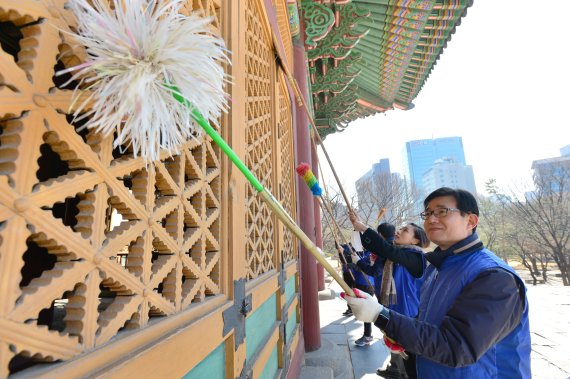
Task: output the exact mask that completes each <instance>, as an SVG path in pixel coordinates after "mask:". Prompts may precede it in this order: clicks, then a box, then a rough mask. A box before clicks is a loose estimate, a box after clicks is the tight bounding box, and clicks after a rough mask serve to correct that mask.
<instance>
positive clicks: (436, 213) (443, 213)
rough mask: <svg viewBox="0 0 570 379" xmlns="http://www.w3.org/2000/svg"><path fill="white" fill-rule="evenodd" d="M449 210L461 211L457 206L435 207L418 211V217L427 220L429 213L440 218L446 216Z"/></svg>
mask: <svg viewBox="0 0 570 379" xmlns="http://www.w3.org/2000/svg"><path fill="white" fill-rule="evenodd" d="M449 212H461V210H460V209H457V208H437V209H436V210H434V211H425V212H422V213H420V217H421V218H422V220H427V219H428V218H430V216H431V215H433V216H435V218H442V217H445V216H447V214H448V213H449Z"/></svg>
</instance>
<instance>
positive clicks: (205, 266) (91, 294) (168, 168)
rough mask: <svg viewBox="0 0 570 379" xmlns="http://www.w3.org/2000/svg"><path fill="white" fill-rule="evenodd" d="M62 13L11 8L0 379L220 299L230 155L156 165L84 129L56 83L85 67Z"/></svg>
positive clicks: (194, 155) (2, 125) (3, 81)
mask: <svg viewBox="0 0 570 379" xmlns="http://www.w3.org/2000/svg"><path fill="white" fill-rule="evenodd" d="M194 3H196V2H194ZM199 3H200V4H202V6H203V8H204V9H206V10H212V9H214V10H217V9H219V6H217V5H216V4H214V3H213V2H209V1H203V2H199ZM48 4H49V7H48ZM63 4H64V1H63V0H51V1H49V2H42V1H31V0H29V1H22V0H18V1H11V0H3V2H2V6H1V7H0V22H3V23H5V24H4V25H5V26H6V25H8V26H9V27H10V28H11V29H10V30H11V31H12V32H13V36H12V34H10V37H9V38H7V37H6V36H7V34H6V35H5V36H4V37H3V38H2V50H0V73H1V74H0V288H1V289H2V295H1V296H0V377H6V376H8V375H9V374H10V373H13V372H16V371H18V370H21V369H23V368H26V367H29V366H30V365H33V364H35V363H37V362H51V361H54V360H66V359H69V358H72V357H74V356H76V355H78V354H81V353H82V352H84V351H86V350H90V349H92V348H94V347H97V346H100V345H102V344H105V343H106V342H108V341H110V340H111V339H112V338H113V337H115V336H116V335H117V334H118V333H120V332H121V331H122V330H125V329H133V328H144V327H145V326H147V325H148V324H149V322H150V321H151V320H152V319H153V318H155V317H164V316H169V315H173V314H175V313H177V312H180V311H181V310H183V309H185V308H187V307H188V306H190V305H191V304H192V303H194V302H201V301H204V300H205V299H206V298H207V296H209V295H214V294H218V293H220V278H221V251H220V240H221V229H220V224H221V223H220V219H221V217H222V215H221V209H222V206H221V203H220V201H221V190H222V189H221V176H222V172H221V162H220V151H219V150H218V148H217V147H216V146H215V145H213V143H211V142H210V141H209V140H208V139H207V138H206V137H203V138H202V140H200V141H197V140H192V141H189V142H187V144H186V145H185V147H184V149H183V152H182V154H181V155H178V156H175V157H167V156H166V155H165V154H163V156H162V158H163V159H162V160H161V161H160V162H157V163H156V164H152V165H148V166H146V165H145V163H144V161H142V160H141V159H140V158H139V159H134V158H133V157H132V154H131V153H130V151H129V148H128V147H127V146H121V147H118V148H113V136H109V137H106V138H103V137H102V136H101V135H97V134H94V133H92V132H91V131H87V130H81V129H80V126H81V124H80V123H79V122H74V121H73V117H72V116H70V115H69V113H70V112H71V111H72V110H73V104H72V102H71V98H72V96H71V94H72V91H71V90H70V88H71V87H67V88H64V87H63V86H62V84H63V83H64V82H65V81H66V80H67V79H68V78H65V77H64V78H55V77H54V72H55V71H56V70H60V69H62V68H65V67H69V66H70V65H73V64H77V63H78V62H81V59H82V56H83V55H82V54H83V52H81V51H74V50H72V49H71V48H70V47H69V46H70V43H69V42H68V41H66V38H68V37H67V35H66V34H65V33H62V32H60V31H58V29H57V28H60V29H63V30H66V29H69V24H70V23H72V20H73V18H72V16H71V14H69V13H68V12H67V11H66V10H64V7H63ZM19 9H22V10H25V11H19ZM24 12H25V13H24ZM218 13H219V12H217V11H216V12H215V13H214V14H215V15H216V16H217V15H218ZM217 22H218V25H219V20H218V21H217ZM54 25H55V26H57V28H55V27H54ZM264 59H265V60H266V61H267V58H264ZM261 134H263V133H261ZM261 134H260V135H259V136H261ZM252 156H256V155H255V154H253V155H252ZM258 162H259V161H258ZM259 168H260V169H264V167H259ZM254 214H257V213H254ZM266 233H269V236H271V233H272V232H271V227H270V228H269V229H268V231H267V232H264V234H263V236H266ZM268 240H269V241H270V240H271V238H269V239H268Z"/></svg>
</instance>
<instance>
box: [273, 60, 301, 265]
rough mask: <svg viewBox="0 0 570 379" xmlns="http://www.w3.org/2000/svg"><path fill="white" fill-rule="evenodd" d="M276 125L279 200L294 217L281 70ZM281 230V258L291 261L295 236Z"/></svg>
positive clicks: (288, 121) (292, 166)
mask: <svg viewBox="0 0 570 379" xmlns="http://www.w3.org/2000/svg"><path fill="white" fill-rule="evenodd" d="M277 127H278V146H279V150H280V151H279V152H280V159H279V160H280V162H279V164H280V168H281V170H280V173H281V179H280V180H279V200H280V201H281V204H282V205H283V208H285V210H286V211H287V212H288V213H289V214H290V215H291V216H292V217H295V214H296V213H297V212H296V209H295V207H296V204H297V202H296V199H295V193H296V191H295V177H294V175H295V160H294V157H295V153H294V150H293V124H292V120H291V101H290V99H289V94H288V92H287V87H286V86H285V75H284V74H283V72H282V71H280V74H279V122H278V124H277ZM280 225H281V228H282V230H283V245H282V250H281V251H282V252H283V253H282V255H283V257H282V260H283V261H284V262H291V261H293V260H296V259H297V238H296V237H295V236H294V235H293V233H291V231H290V230H289V229H287V228H286V227H285V226H284V225H283V224H280Z"/></svg>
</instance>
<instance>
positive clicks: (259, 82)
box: [245, 0, 275, 279]
mask: <svg viewBox="0 0 570 379" xmlns="http://www.w3.org/2000/svg"><path fill="white" fill-rule="evenodd" d="M257 9H258V2H257V1H256V0H247V7H246V49H247V53H246V58H245V60H246V72H245V74H246V91H247V95H246V96H247V99H246V112H247V120H248V121H247V125H246V145H247V148H246V149H247V150H246V158H245V163H246V165H247V166H248V167H249V168H250V169H251V171H252V172H253V173H254V174H255V176H257V178H258V179H259V180H260V181H261V183H262V184H263V185H264V186H265V188H267V189H268V190H269V191H270V192H273V187H274V186H273V183H274V175H275V172H274V169H273V168H274V166H273V165H274V157H275V151H274V138H275V135H274V130H273V125H274V120H273V119H272V118H273V109H272V106H273V104H274V99H273V96H274V95H273V94H272V92H273V91H274V87H273V83H274V82H275V77H274V76H275V75H274V71H275V61H274V59H272V58H273V49H272V45H271V38H270V37H269V36H268V35H267V31H266V30H265V28H264V27H263V24H262V22H263V21H262V19H260V17H259V11H258V10H257ZM246 203H247V212H246V228H247V240H246V254H247V267H248V273H247V278H248V279H253V278H256V277H258V276H259V275H261V274H263V273H265V272H268V271H269V270H271V269H274V268H275V261H274V251H275V247H274V246H275V241H274V223H275V220H274V217H273V215H272V213H271V211H270V210H269V208H268V207H267V205H266V204H265V203H264V202H263V200H262V199H261V198H260V197H259V196H257V192H256V191H255V190H254V188H253V187H251V186H248V189H247V199H246Z"/></svg>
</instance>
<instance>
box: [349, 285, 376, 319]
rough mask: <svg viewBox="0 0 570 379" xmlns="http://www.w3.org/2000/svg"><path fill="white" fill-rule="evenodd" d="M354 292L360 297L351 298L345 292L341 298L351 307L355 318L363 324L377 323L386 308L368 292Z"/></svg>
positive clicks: (355, 290)
mask: <svg viewBox="0 0 570 379" xmlns="http://www.w3.org/2000/svg"><path fill="white" fill-rule="evenodd" d="M353 291H354V294H355V295H356V296H358V297H352V296H349V295H347V294H345V293H344V292H343V293H341V294H340V296H341V297H342V298H343V299H344V300H346V302H347V303H348V305H350V309H352V314H354V317H355V318H356V319H357V320H360V321H362V322H374V321H376V319H377V318H378V315H379V314H380V312H381V311H382V309H384V306H382V304H380V303H378V301H376V298H375V297H373V296H370V295H369V294H367V293H366V292H363V291H359V290H357V289H356V288H355V289H353Z"/></svg>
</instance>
